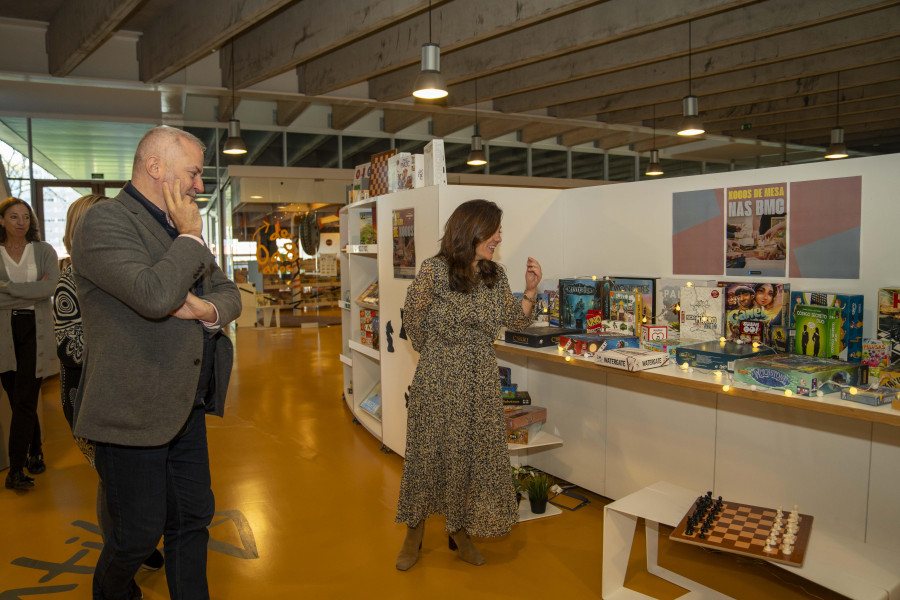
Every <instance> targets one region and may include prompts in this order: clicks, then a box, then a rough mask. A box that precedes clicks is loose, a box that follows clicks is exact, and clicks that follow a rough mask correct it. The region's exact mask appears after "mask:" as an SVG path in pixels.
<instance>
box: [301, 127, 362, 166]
mask: <svg viewBox="0 0 900 600" xmlns="http://www.w3.org/2000/svg"><path fill="white" fill-rule="evenodd" d="M337 164H338V136H336V135H324V134H312V133H290V132H289V133H288V134H287V160H286V161H285V166H286V167H312V168H318V167H326V165H328V166H327V167H326V168H337ZM350 166H351V167H352V166H354V165H350ZM344 168H345V169H346V168H348V165H346V164H345V165H344Z"/></svg>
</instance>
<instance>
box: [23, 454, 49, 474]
mask: <svg viewBox="0 0 900 600" xmlns="http://www.w3.org/2000/svg"><path fill="white" fill-rule="evenodd" d="M25 468H26V469H28V472H29V473H31V474H32V475H40V474H41V473H43V472H44V471H46V470H47V463H45V462H44V453H43V452H38V453H37V454H35V455H34V456H29V457H28V458H27V459H25Z"/></svg>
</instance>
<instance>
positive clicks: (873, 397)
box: [841, 385, 900, 406]
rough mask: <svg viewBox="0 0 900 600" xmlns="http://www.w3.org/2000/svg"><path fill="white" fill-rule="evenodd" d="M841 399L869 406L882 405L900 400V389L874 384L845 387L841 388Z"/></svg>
mask: <svg viewBox="0 0 900 600" xmlns="http://www.w3.org/2000/svg"><path fill="white" fill-rule="evenodd" d="M841 400H849V401H850V402H859V403H860V404H868V405H869V406H881V405H882V404H890V403H891V402H893V401H895V400H900V390H898V389H896V388H889V387H874V386H872V385H867V386H863V387H860V388H852V389H851V388H844V389H842V390H841Z"/></svg>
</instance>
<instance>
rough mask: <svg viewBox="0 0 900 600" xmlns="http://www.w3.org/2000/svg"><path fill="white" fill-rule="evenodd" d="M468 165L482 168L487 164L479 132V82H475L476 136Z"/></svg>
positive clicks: (473, 139) (474, 136)
mask: <svg viewBox="0 0 900 600" xmlns="http://www.w3.org/2000/svg"><path fill="white" fill-rule="evenodd" d="M466 164H467V165H472V166H474V167H480V166H481V165H486V164H487V157H486V156H485V155H484V150H483V149H482V142H481V135H480V134H479V132H478V80H477V79H476V80H475V135H473V136H472V149H471V150H470V151H469V159H468V160H467V161H466Z"/></svg>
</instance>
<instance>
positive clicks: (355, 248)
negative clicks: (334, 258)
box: [347, 244, 378, 256]
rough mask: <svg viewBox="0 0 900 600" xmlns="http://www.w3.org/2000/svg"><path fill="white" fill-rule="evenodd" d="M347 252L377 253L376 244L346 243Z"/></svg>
mask: <svg viewBox="0 0 900 600" xmlns="http://www.w3.org/2000/svg"><path fill="white" fill-rule="evenodd" d="M347 254H370V255H373V256H374V255H376V254H378V244H347Z"/></svg>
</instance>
